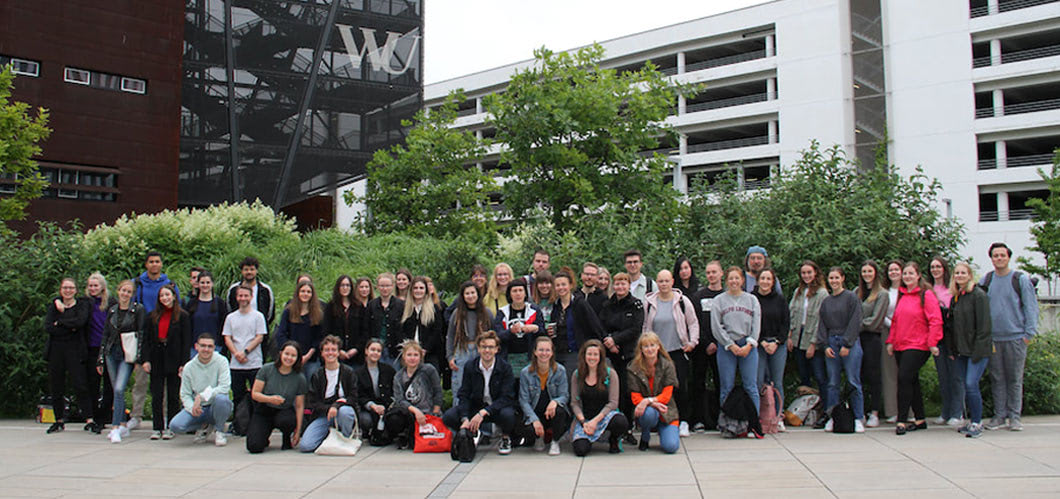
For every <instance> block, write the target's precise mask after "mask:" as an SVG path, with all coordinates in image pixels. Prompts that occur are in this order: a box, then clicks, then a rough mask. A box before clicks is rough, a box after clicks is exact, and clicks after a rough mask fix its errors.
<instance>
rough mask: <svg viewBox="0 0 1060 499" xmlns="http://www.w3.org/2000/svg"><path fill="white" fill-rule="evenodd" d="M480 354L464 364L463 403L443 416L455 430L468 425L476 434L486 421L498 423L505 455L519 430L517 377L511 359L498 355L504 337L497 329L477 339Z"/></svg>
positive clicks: (500, 448)
mask: <svg viewBox="0 0 1060 499" xmlns="http://www.w3.org/2000/svg"><path fill="white" fill-rule="evenodd" d="M475 345H476V346H477V347H478V354H479V355H478V357H475V358H473V359H471V360H469V361H467V363H465V364H464V366H463V372H464V380H463V383H462V384H461V385H460V395H459V397H458V398H459V400H460V403H459V405H456V406H454V407H452V408H450V409H449V410H448V411H445V415H444V416H442V420H443V421H444V422H445V425H446V426H448V427H449V428H452V429H453V431H460V430H461V429H464V428H466V429H467V430H468V431H470V432H471V433H472V434H475V433H477V432H478V429H479V427H480V426H481V425H482V423H489V422H492V423H494V424H495V425H496V426H497V427H499V429H500V433H501V444H500V447H499V448H498V452H500V454H501V455H507V454H511V453H512V439H511V435H512V431H514V430H515V423H516V413H515V377H514V376H513V375H512V368H511V366H509V365H508V363H507V362H505V361H503V360H501V359H499V358H497V350H498V348H499V347H500V340H499V339H498V338H497V333H494V332H493V331H486V332H485V333H484V334H480V335H479V336H478V338H476V340H475Z"/></svg>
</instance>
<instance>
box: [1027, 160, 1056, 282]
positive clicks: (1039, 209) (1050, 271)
mask: <svg viewBox="0 0 1060 499" xmlns="http://www.w3.org/2000/svg"><path fill="white" fill-rule="evenodd" d="M1038 175H1040V176H1041V177H1042V180H1044V181H1045V185H1046V187H1048V188H1049V195H1048V196H1046V197H1045V199H1036V198H1035V199H1030V200H1028V201H1027V206H1029V207H1030V208H1031V209H1032V210H1034V225H1033V226H1032V227H1031V235H1032V236H1033V237H1034V246H1029V247H1028V248H1027V249H1029V250H1031V251H1036V252H1038V253H1041V254H1042V256H1043V257H1045V265H1038V264H1035V263H1033V262H1031V260H1030V259H1029V258H1027V257H1023V256H1021V257H1019V259H1018V261H1019V264H1020V268H1022V269H1023V270H1025V271H1027V272H1030V273H1032V274H1038V275H1040V276H1042V277H1045V280H1046V281H1047V282H1048V283H1049V294H1050V295H1051V294H1053V280H1054V279H1055V278H1056V277H1060V148H1058V149H1056V150H1054V151H1053V166H1052V169H1051V170H1050V171H1049V172H1048V173H1047V172H1046V171H1045V170H1042V169H1041V168H1039V169H1038Z"/></svg>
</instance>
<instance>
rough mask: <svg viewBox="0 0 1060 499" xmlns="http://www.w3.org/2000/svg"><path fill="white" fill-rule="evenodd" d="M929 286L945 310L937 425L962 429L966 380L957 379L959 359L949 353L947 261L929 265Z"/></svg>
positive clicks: (937, 259) (937, 365)
mask: <svg viewBox="0 0 1060 499" xmlns="http://www.w3.org/2000/svg"><path fill="white" fill-rule="evenodd" d="M927 281H928V284H930V285H931V290H932V291H933V292H934V293H935V296H936V297H938V299H939V307H941V309H942V336H943V338H942V341H941V342H939V356H938V357H936V358H935V370H936V371H937V372H938V380H939V397H940V398H942V414H940V415H939V417H938V418H937V419H936V420H935V424H943V423H945V424H948V425H950V426H953V427H958V426H961V420H962V419H964V380H963V379H960V378H958V377H957V367H956V363H957V360H956V356H954V355H953V352H950V351H949V348H948V347H947V345H948V344H949V341H947V338H946V337H947V336H949V335H950V334H952V330H951V329H950V326H951V322H952V321H950V320H949V318H950V317H951V315H950V302H951V301H953V294H951V293H950V284H951V283H950V265H949V263H948V262H947V261H946V259H945V258H942V257H941V256H936V257H935V258H932V259H931V263H930V264H928V276H927Z"/></svg>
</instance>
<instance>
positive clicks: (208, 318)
mask: <svg viewBox="0 0 1060 499" xmlns="http://www.w3.org/2000/svg"><path fill="white" fill-rule="evenodd" d="M213 284H214V282H213V274H211V273H209V272H208V271H205V270H203V271H201V272H199V280H198V286H199V287H198V294H196V295H195V296H193V297H189V298H188V302H187V309H188V316H189V317H190V318H191V335H192V336H193V337H196V338H197V337H198V336H199V335H200V334H202V333H210V334H212V335H213V339H214V343H215V344H216V345H218V346H221V345H224V342H223V341H222V340H223V338H221V330H222V329H223V328H224V324H225V318H226V317H227V316H228V304H227V303H225V300H224V299H222V298H221V297H220V296H216V295H214V293H213ZM217 353H219V354H222V355H223V354H224V353H225V349H224V348H221V349H219V350H218V351H217Z"/></svg>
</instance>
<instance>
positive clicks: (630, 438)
mask: <svg viewBox="0 0 1060 499" xmlns="http://www.w3.org/2000/svg"><path fill="white" fill-rule="evenodd" d="M622 442H624V443H625V444H626V445H637V437H636V435H634V434H633V432H632V431H627V432H626V434H625V435H622Z"/></svg>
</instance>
